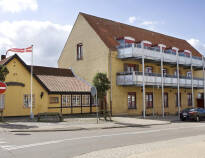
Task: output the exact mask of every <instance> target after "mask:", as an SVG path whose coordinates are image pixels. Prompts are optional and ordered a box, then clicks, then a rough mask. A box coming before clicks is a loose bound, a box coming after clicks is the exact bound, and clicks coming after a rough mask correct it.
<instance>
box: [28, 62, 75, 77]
mask: <svg viewBox="0 0 205 158" xmlns="http://www.w3.org/2000/svg"><path fill="white" fill-rule="evenodd" d="M28 67H29V69H30V65H28ZM33 73H34V74H35V75H50V76H67V77H74V74H73V72H72V71H71V70H70V69H63V68H55V67H45V66H33Z"/></svg>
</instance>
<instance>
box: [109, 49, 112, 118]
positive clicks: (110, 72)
mask: <svg viewBox="0 0 205 158" xmlns="http://www.w3.org/2000/svg"><path fill="white" fill-rule="evenodd" d="M111 53H112V52H111V50H110V49H109V75H110V114H111V116H112V54H111Z"/></svg>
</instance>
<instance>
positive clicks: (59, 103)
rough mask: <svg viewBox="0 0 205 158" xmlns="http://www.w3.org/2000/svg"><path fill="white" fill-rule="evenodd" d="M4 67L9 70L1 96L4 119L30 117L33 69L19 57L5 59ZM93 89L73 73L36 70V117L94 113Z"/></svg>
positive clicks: (49, 69)
mask: <svg viewBox="0 0 205 158" xmlns="http://www.w3.org/2000/svg"><path fill="white" fill-rule="evenodd" d="M2 57H3V59H2V60H1V61H0V64H1V65H5V66H6V67H7V69H8V70H9V74H8V75H7V76H6V80H5V83H6V85H7V90H6V92H5V94H3V95H1V107H4V112H3V114H4V116H27V115H30V100H31V97H30V96H31V93H30V69H31V67H30V66H29V65H26V64H25V63H24V61H23V60H22V59H21V58H20V57H19V56H18V55H13V56H10V57H8V58H5V59H4V57H5V56H2ZM90 88H91V87H90V85H89V84H88V83H86V82H85V81H83V80H82V79H80V78H78V77H77V76H75V75H74V74H73V72H72V71H71V70H70V69H60V68H52V67H43V66H34V67H33V113H34V115H37V114H38V113H43V112H59V113H62V114H84V113H92V112H94V111H95V107H93V106H92V104H91V94H90Z"/></svg>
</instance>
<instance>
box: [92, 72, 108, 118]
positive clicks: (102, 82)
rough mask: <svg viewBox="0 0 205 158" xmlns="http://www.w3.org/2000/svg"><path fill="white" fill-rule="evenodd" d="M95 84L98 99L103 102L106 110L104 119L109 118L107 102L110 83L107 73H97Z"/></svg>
mask: <svg viewBox="0 0 205 158" xmlns="http://www.w3.org/2000/svg"><path fill="white" fill-rule="evenodd" d="M93 84H94V86H95V87H96V89H97V95H98V98H99V99H100V100H101V101H102V102H101V103H102V106H103V110H104V115H105V116H104V117H105V119H106V117H107V114H106V113H107V101H106V93H107V91H108V90H109V89H110V81H109V80H108V78H107V75H106V74H105V73H97V74H96V75H95V77H94V79H93Z"/></svg>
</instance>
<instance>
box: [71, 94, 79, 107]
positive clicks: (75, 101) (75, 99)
mask: <svg viewBox="0 0 205 158" xmlns="http://www.w3.org/2000/svg"><path fill="white" fill-rule="evenodd" d="M80 104H81V98H80V95H73V96H72V106H80Z"/></svg>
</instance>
